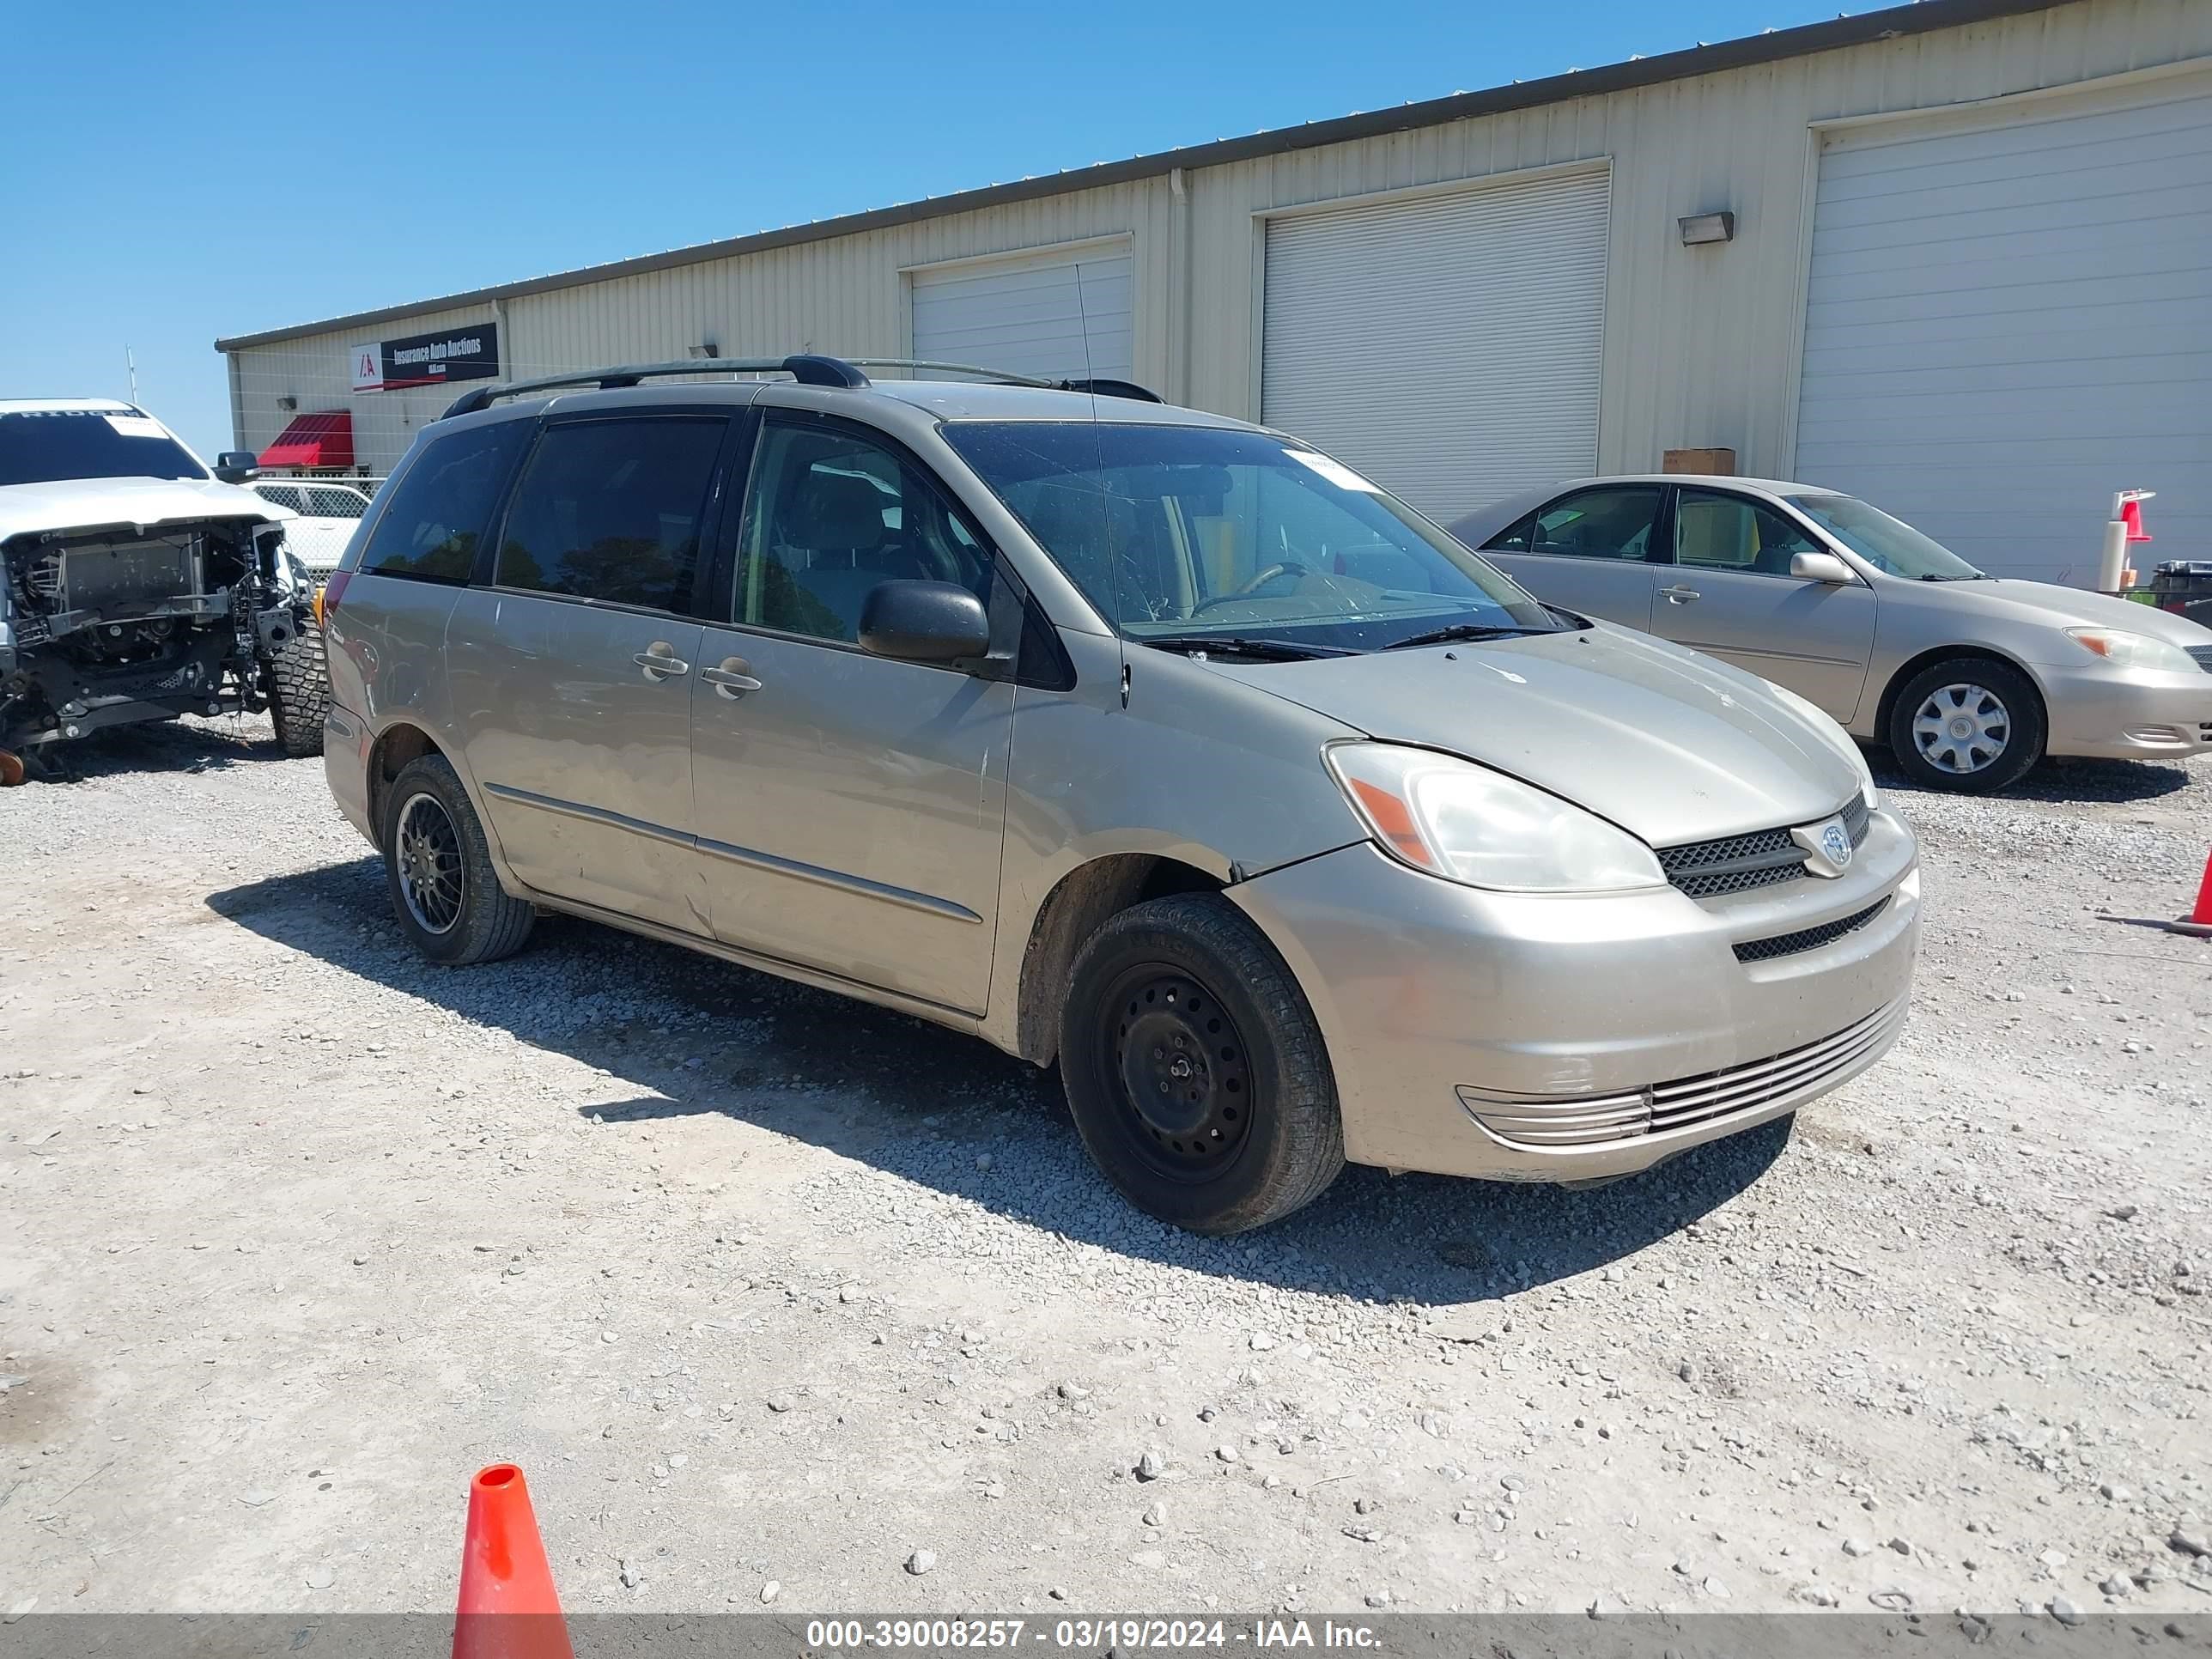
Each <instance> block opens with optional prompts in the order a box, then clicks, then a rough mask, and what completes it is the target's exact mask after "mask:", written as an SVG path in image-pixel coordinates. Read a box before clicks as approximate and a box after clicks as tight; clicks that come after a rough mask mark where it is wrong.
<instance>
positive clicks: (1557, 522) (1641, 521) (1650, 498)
mask: <svg viewBox="0 0 2212 1659" xmlns="http://www.w3.org/2000/svg"><path fill="white" fill-rule="evenodd" d="M1659 494H1660V492H1659V489H1658V487H1657V486H1656V484H1624V485H1617V486H1613V487H1612V488H1608V489H1584V490H1581V491H1578V492H1577V493H1576V494H1575V495H1569V496H1567V497H1566V498H1565V500H1562V501H1553V503H1552V504H1551V505H1550V506H1549V507H1546V508H1544V509H1543V510H1542V511H1541V512H1540V513H1537V514H1536V516H1535V519H1534V521H1533V526H1532V527H1531V529H1530V531H1529V541H1528V550H1529V551H1530V552H1532V553H1550V554H1554V555H1564V556H1566V557H1568V558H1573V559H1621V560H1626V561H1630V562H1648V561H1649V560H1650V557H1651V530H1652V526H1653V525H1654V524H1655V523H1656V521H1657V520H1658V517H1659ZM1516 527H1517V526H1516Z"/></svg>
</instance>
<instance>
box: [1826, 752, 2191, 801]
mask: <svg viewBox="0 0 2212 1659" xmlns="http://www.w3.org/2000/svg"><path fill="white" fill-rule="evenodd" d="M1860 752H1862V753H1863V754H1864V755H1865V756H1866V757H1867V763H1868V765H1869V768H1871V769H1872V770H1873V772H1874V781H1875V784H1876V785H1877V786H1879V787H1881V788H1882V789H1885V790H1890V789H1893V790H1896V791H1897V792H1898V793H1900V794H1907V795H1915V794H1942V793H1946V792H1944V791H1942V790H1930V789H1928V788H1925V787H1923V786H1922V785H1920V784H1917V783H1915V782H1913V781H1911V779H1910V778H1908V777H1906V776H1905V774H1904V773H1903V772H1902V771H1901V770H1899V768H1898V764H1897V763H1896V762H1895V761H1894V760H1893V759H1891V758H1890V757H1889V755H1888V753H1887V751H1886V750H1879V749H1862V750H1861V751H1860ZM2191 779H2192V774H2191V770H2190V768H2189V765H2188V763H2186V762H2185V761H2153V760H2139V761H2138V760H2093V759H2089V758H2087V757H2082V758H2078V759H2052V758H2050V757H2045V759H2043V760H2041V761H2039V762H2038V763H2036V764H2035V765H2034V766H2033V768H2031V769H2029V771H2028V774H2027V776H2026V777H2024V778H2022V779H2021V781H2019V782H2017V783H2015V784H2014V785H2013V786H2012V787H2010V788H2009V789H2005V790H2002V791H2000V792H1999V793H1998V794H1997V795H1996V799H1998V800H2022V801H2039V802H2044V803H2049V804H2071V803H2078V802H2081V801H2116V802H2119V803H2122V804H2125V803H2126V802H2129V801H2141V800H2156V799H2160V797H2161V796H2165V795H2172V794H2176V793H2179V792H2180V791H2182V790H2184V789H2186V788H2188V787H2189V786H2190V783H2191Z"/></svg>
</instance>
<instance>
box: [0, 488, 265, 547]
mask: <svg viewBox="0 0 2212 1659" xmlns="http://www.w3.org/2000/svg"><path fill="white" fill-rule="evenodd" d="M297 516H298V515H297V514H295V513H293V512H292V511H291V509H290V508H289V507H279V506H277V505H276V502H274V501H264V500H263V499H262V498H261V497H260V496H258V495H255V494H254V493H253V492H252V490H250V489H240V487H239V486H238V485H236V484H227V483H222V482H220V481H219V480H217V479H214V478H200V479H192V478H66V479H62V480H59V481H58V482H55V483H26V484H6V485H0V541H5V540H6V539H7V538H9V537H11V536H21V535H27V534H36V533H38V532H42V531H48V530H96V529H100V528H103V527H105V526H108V525H118V524H127V525H142V526H151V525H158V524H173V523H176V522H178V521H179V520H191V519H251V520H257V521H258V522H261V523H264V524H275V523H278V522H280V521H281V520H285V519H289V518H295V517H297Z"/></svg>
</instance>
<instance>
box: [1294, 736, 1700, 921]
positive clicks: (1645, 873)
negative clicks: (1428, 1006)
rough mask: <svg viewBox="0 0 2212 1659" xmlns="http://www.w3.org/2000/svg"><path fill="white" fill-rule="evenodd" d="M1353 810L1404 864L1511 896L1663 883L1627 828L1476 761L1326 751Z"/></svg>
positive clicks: (1400, 749)
mask: <svg viewBox="0 0 2212 1659" xmlns="http://www.w3.org/2000/svg"><path fill="white" fill-rule="evenodd" d="M1327 753H1328V766H1329V770H1330V771H1331V772H1332V773H1334V775H1335V777H1336V781H1337V783H1338V785H1339V786H1340V787H1341V788H1342V789H1343V791H1344V798H1345V799H1346V800H1347V801H1349V802H1350V803H1351V804H1352V811H1354V812H1356V813H1358V815H1359V817H1360V819H1361V821H1362V822H1363V823H1365V824H1366V825H1367V827H1368V829H1370V831H1371V832H1372V833H1373V835H1374V836H1375V839H1376V842H1377V843H1378V844H1379V845H1380V846H1381V847H1382V848H1383V850H1384V851H1385V852H1387V853H1389V854H1391V855H1392V856H1393V857H1394V858H1396V859H1398V860H1400V861H1401V862H1402V863H1406V864H1410V865H1412V866H1413V868H1415V869H1416V870H1424V871H1426V872H1428V873H1429V874H1431V875H1432V876H1442V877H1443V878H1445V879H1446V880H1448V881H1456V882H1461V883H1463V884H1466V885H1467V886H1469V887H1486V888H1490V889H1492V890H1495V891H1498V892H1506V893H1615V892H1626V891H1630V890H1634V889H1637V888H1644V887H1664V886H1665V885H1666V884H1667V876H1666V872H1664V871H1662V870H1661V869H1660V867H1659V860H1658V859H1657V858H1656V856H1654V855H1653V854H1652V851H1651V849H1650V848H1649V847H1646V846H1645V845H1644V843H1643V842H1640V841H1638V840H1637V839H1636V837H1635V836H1632V835H1630V834H1628V833H1627V832H1626V830H1622V829H1615V828H1614V827H1613V825H1612V824H1610V823H1607V822H1606V821H1605V820H1604V819H1602V818H1600V817H1594V816H1593V815H1591V814H1590V813H1588V812H1585V811H1583V809H1582V808H1581V807H1579V806H1574V805H1569V804H1568V803H1567V802H1565V801H1563V800H1561V799H1559V797H1558V796H1556V795H1547V794H1546V793H1544V792H1543V791H1542V790H1541V789H1534V788H1531V787H1529V786H1528V785H1527V784H1525V783H1522V782H1520V781H1517V780H1516V779H1513V778H1509V777H1507V776H1505V775H1504V774H1503V773H1500V772H1493V771H1492V770H1490V769H1488V768H1487V767H1482V766H1477V765H1475V764H1474V763H1473V762H1472V761H1463V760H1459V759H1455V757H1452V756H1449V755H1439V754H1437V753H1436V752H1434V751H1433V750H1427V749H1411V748H1407V747H1405V746H1403V745H1401V744H1391V743H1340V744H1332V745H1331V746H1330V747H1329V749H1328V751H1327Z"/></svg>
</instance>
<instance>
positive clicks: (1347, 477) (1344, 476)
mask: <svg viewBox="0 0 2212 1659" xmlns="http://www.w3.org/2000/svg"><path fill="white" fill-rule="evenodd" d="M1283 453H1284V454H1285V455H1287V456H1289V457H1290V458H1291V459H1292V460H1294V461H1296V462H1297V463H1298V465H1301V466H1304V467H1307V468H1310V469H1311V470H1312V471H1316V472H1318V473H1320V474H1321V476H1322V477H1324V478H1326V479H1328V481H1329V482H1330V483H1333V484H1334V485H1335V486H1336V487H1337V488H1338V489H1358V490H1364V492H1366V493H1367V494H1368V495H1381V494H1382V493H1383V489H1382V486H1381V485H1379V484H1371V483H1368V482H1367V480H1366V479H1364V478H1363V477H1360V476H1359V475H1358V473H1357V472H1354V471H1352V469H1351V468H1350V467H1348V466H1346V465H1345V464H1344V463H1343V462H1342V461H1339V460H1334V459H1331V458H1329V457H1328V456H1327V455H1319V454H1316V453H1314V452H1313V451H1312V450H1310V449H1286V450H1285V451H1284V452H1283Z"/></svg>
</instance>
